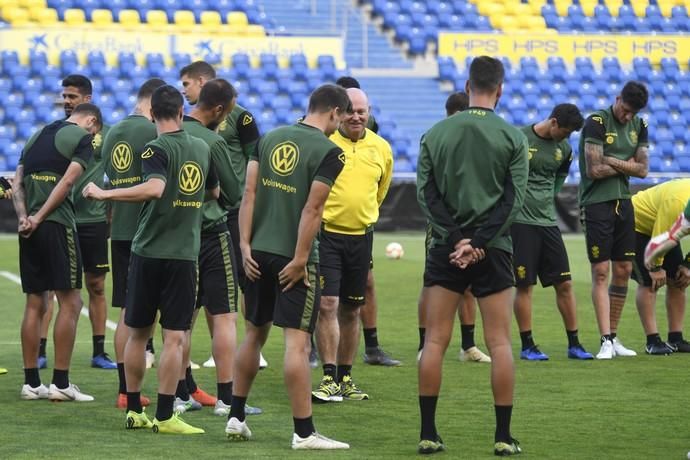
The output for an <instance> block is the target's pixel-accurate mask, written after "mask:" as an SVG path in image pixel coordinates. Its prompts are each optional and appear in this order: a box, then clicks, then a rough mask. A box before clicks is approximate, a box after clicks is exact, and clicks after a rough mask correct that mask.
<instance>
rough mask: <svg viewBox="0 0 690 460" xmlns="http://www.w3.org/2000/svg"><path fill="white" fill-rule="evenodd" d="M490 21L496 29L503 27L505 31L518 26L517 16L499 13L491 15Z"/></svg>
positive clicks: (510, 30)
mask: <svg viewBox="0 0 690 460" xmlns="http://www.w3.org/2000/svg"><path fill="white" fill-rule="evenodd" d="M489 21H490V22H491V25H492V26H493V28H494V29H501V30H503V31H504V32H512V31H514V30H516V29H517V28H518V22H517V19H515V16H509V15H506V14H504V15H497V16H489Z"/></svg>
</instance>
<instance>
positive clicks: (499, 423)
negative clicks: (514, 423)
mask: <svg viewBox="0 0 690 460" xmlns="http://www.w3.org/2000/svg"><path fill="white" fill-rule="evenodd" d="M494 409H495V411H496V434H495V435H494V441H495V442H505V443H510V417H511V415H512V414H513V406H494Z"/></svg>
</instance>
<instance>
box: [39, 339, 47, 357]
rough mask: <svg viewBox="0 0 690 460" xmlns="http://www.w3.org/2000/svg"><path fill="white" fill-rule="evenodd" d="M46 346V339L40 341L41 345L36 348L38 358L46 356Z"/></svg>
mask: <svg viewBox="0 0 690 460" xmlns="http://www.w3.org/2000/svg"><path fill="white" fill-rule="evenodd" d="M46 345H48V339H41V344H40V345H39V346H38V356H43V357H45V356H46Z"/></svg>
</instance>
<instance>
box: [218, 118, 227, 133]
mask: <svg viewBox="0 0 690 460" xmlns="http://www.w3.org/2000/svg"><path fill="white" fill-rule="evenodd" d="M226 129H228V120H223V121H221V122H220V124H219V125H218V131H225V130H226Z"/></svg>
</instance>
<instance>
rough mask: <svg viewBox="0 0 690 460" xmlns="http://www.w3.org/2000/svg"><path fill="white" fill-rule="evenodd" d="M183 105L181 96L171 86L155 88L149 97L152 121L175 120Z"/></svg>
mask: <svg viewBox="0 0 690 460" xmlns="http://www.w3.org/2000/svg"><path fill="white" fill-rule="evenodd" d="M183 104H184V100H183V99H182V94H181V93H180V92H179V91H178V90H177V88H175V87H174V86H171V85H164V86H161V87H159V88H157V89H156V90H155V91H154V92H153V95H151V112H152V115H153V118H154V120H175V119H177V116H178V114H179V113H180V108H182V105H183Z"/></svg>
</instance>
